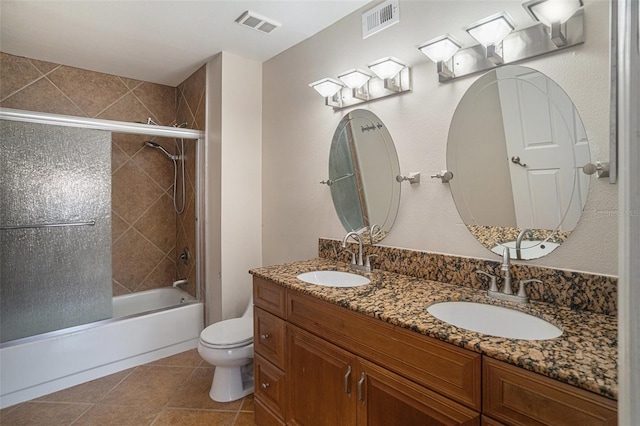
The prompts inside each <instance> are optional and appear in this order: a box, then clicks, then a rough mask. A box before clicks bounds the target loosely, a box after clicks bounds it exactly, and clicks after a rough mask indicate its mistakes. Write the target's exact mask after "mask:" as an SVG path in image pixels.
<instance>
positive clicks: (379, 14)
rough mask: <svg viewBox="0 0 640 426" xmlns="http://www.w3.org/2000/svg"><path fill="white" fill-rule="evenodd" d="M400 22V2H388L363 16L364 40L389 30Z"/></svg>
mask: <svg viewBox="0 0 640 426" xmlns="http://www.w3.org/2000/svg"><path fill="white" fill-rule="evenodd" d="M398 22H400V9H399V7H398V0H388V1H385V2H384V3H381V4H379V5H378V6H376V7H374V8H373V9H370V10H367V11H366V12H365V13H363V14H362V38H363V39H365V38H367V37H369V36H372V35H374V34H375V33H377V32H379V31H382V30H384V29H385V28H389V27H390V26H391V25H393V24H395V23H398Z"/></svg>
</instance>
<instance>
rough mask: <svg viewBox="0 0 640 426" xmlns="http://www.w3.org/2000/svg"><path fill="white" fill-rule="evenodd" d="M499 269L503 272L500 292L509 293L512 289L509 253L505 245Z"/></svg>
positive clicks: (511, 292)
mask: <svg viewBox="0 0 640 426" xmlns="http://www.w3.org/2000/svg"><path fill="white" fill-rule="evenodd" d="M500 270H501V271H502V272H504V284H503V285H502V294H505V295H511V294H513V289H512V288H511V253H509V249H508V248H507V247H505V249H504V251H503V252H502V266H501V267H500Z"/></svg>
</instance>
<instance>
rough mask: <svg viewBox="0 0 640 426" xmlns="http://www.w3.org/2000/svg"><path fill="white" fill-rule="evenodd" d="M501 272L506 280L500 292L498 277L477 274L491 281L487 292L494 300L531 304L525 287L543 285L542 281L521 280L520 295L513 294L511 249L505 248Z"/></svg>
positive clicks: (482, 272)
mask: <svg viewBox="0 0 640 426" xmlns="http://www.w3.org/2000/svg"><path fill="white" fill-rule="evenodd" d="M500 270H501V271H502V272H504V279H503V284H502V290H501V291H500V290H498V286H497V284H496V278H497V277H496V276H495V275H491V274H488V273H486V272H484V271H476V273H477V274H482V275H486V276H488V277H489V278H490V279H491V285H490V286H489V290H488V291H487V296H489V297H492V298H494V299H500V300H506V301H508V302H514V303H527V302H529V297H528V296H527V292H526V291H525V285H526V284H528V283H531V282H536V283H542V281H540V280H536V279H531V280H520V283H519V285H518V293H517V294H513V289H512V288H511V256H510V253H509V249H508V248H506V247H505V249H504V252H503V253H502V265H501V266H500Z"/></svg>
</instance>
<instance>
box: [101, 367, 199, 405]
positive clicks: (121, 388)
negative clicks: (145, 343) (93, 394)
mask: <svg viewBox="0 0 640 426" xmlns="http://www.w3.org/2000/svg"><path fill="white" fill-rule="evenodd" d="M192 371H193V368H190V367H149V366H140V367H136V369H135V370H134V371H133V372H132V373H131V374H129V376H127V378H126V379H124V380H123V381H122V382H121V383H120V384H119V385H118V386H116V387H115V388H114V389H113V390H112V391H111V392H110V393H109V394H108V395H107V396H106V397H104V398H103V399H102V401H101V402H102V403H103V404H110V405H151V406H161V407H163V406H164V405H165V404H166V403H167V402H168V401H169V399H170V398H171V396H172V395H173V394H174V393H176V391H177V390H178V389H179V388H180V386H181V385H182V383H183V382H184V381H185V380H186V379H187V377H189V375H190V374H191V372H192Z"/></svg>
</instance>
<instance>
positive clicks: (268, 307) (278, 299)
mask: <svg viewBox="0 0 640 426" xmlns="http://www.w3.org/2000/svg"><path fill="white" fill-rule="evenodd" d="M286 294H287V290H286V289H285V288H284V287H281V286H279V285H277V284H274V283H272V282H269V281H266V280H263V279H262V278H258V277H253V304H254V305H256V306H257V307H259V308H262V309H264V310H265V311H267V312H271V313H272V314H274V315H277V316H279V317H280V318H285V319H286V314H287V304H286Z"/></svg>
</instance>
